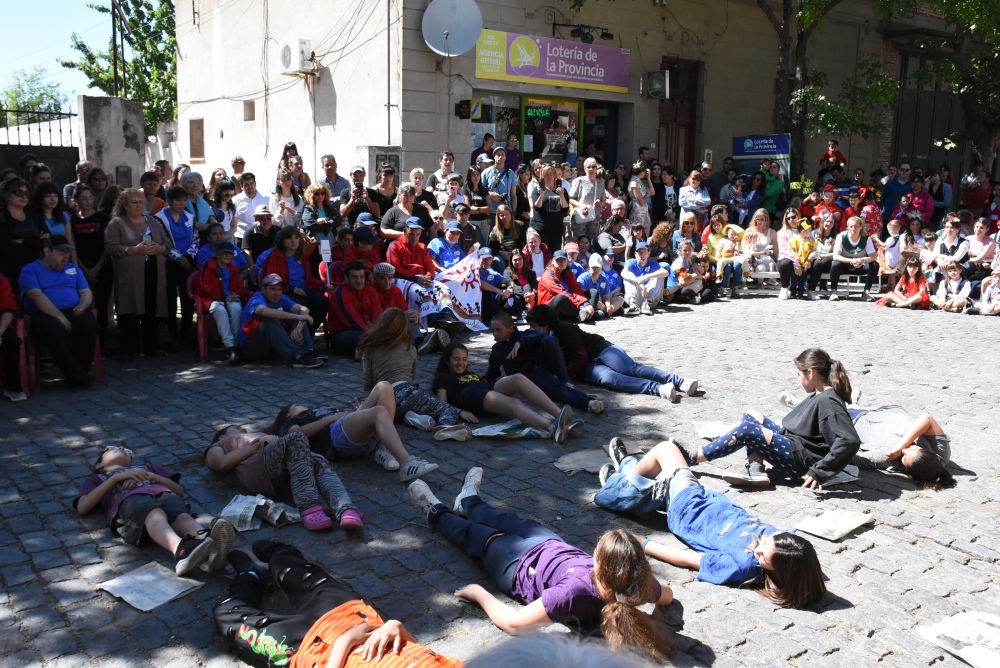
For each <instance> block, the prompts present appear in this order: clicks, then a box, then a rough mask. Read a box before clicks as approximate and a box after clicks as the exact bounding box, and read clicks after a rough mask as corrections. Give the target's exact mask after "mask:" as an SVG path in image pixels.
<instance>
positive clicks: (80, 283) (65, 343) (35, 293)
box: [19, 236, 97, 390]
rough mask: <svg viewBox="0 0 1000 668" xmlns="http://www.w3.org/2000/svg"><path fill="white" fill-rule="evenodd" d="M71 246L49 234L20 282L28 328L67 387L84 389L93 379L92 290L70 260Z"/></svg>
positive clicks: (93, 327) (95, 327) (95, 336)
mask: <svg viewBox="0 0 1000 668" xmlns="http://www.w3.org/2000/svg"><path fill="white" fill-rule="evenodd" d="M72 252H73V247H72V246H71V245H70V244H69V241H67V239H66V237H64V236H53V237H51V238H49V239H48V240H47V241H46V245H45V246H44V247H43V248H42V257H41V259H39V260H35V261H34V262H32V263H31V264H29V265H27V266H26V267H24V269H22V270H21V276H20V279H19V283H20V286H21V292H22V294H23V295H24V310H25V312H26V313H28V314H30V315H31V331H32V333H34V335H35V336H37V337H38V338H39V339H41V341H42V344H43V345H44V346H45V347H46V348H48V349H49V352H51V353H52V358H53V359H54V360H55V362H56V364H57V365H58V366H59V368H60V369H61V370H62V372H63V373H64V374H65V375H66V380H67V381H69V383H70V385H72V386H74V387H78V388H80V389H84V390H85V389H87V388H88V387H90V384H91V383H93V382H94V379H93V377H92V376H91V375H90V366H91V365H92V364H93V362H94V341H95V340H96V338H97V319H96V318H94V315H93V314H92V313H91V312H90V308H91V305H92V303H93V300H94V299H93V294H92V293H91V291H90V285H88V283H87V279H86V278H84V275H83V271H82V270H81V269H80V268H79V267H77V266H76V265H75V264H72V263H71V262H70V261H69V256H70V253H72Z"/></svg>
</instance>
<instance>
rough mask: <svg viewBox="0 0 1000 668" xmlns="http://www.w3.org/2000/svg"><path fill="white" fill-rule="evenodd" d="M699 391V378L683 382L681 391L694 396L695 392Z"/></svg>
mask: <svg viewBox="0 0 1000 668" xmlns="http://www.w3.org/2000/svg"><path fill="white" fill-rule="evenodd" d="M697 391H698V381H697V380H685V381H684V382H683V383H681V392H683V393H684V394H686V395H688V396H689V397H693V396H694V393H695V392H697Z"/></svg>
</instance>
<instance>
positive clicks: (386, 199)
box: [368, 188, 397, 215]
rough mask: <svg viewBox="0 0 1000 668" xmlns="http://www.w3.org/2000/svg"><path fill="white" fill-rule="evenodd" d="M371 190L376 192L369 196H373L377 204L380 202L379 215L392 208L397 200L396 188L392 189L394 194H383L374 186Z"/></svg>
mask: <svg viewBox="0 0 1000 668" xmlns="http://www.w3.org/2000/svg"><path fill="white" fill-rule="evenodd" d="M371 192H373V193H375V194H374V195H371V194H369V195H368V196H369V197H371V198H372V201H373V202H375V203H376V204H378V212H379V215H382V214H384V213H385V212H386V211H388V210H389V209H391V208H392V205H393V204H394V203H395V202H396V193H397V190H396V189H395V188H393V189H392V194H391V195H383V194H382V193H380V192H379V191H378V188H373V189H372V190H371Z"/></svg>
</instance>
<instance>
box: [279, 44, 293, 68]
mask: <svg viewBox="0 0 1000 668" xmlns="http://www.w3.org/2000/svg"><path fill="white" fill-rule="evenodd" d="M281 66H282V67H283V68H285V69H286V70H287V69H288V68H290V67H291V66H292V47H291V46H290V45H288V44H282V45H281Z"/></svg>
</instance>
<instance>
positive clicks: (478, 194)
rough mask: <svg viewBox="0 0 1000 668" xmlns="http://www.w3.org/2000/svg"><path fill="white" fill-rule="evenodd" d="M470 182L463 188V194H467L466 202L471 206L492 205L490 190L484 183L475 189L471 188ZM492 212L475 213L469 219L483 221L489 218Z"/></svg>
mask: <svg viewBox="0 0 1000 668" xmlns="http://www.w3.org/2000/svg"><path fill="white" fill-rule="evenodd" d="M469 185H470V184H466V185H465V187H464V188H462V195H464V196H465V203H466V204H468V205H469V207H470V208H475V207H480V206H490V191H488V190H487V189H486V186H484V185H483V184H482V183H480V184H479V187H478V188H477V189H475V190H471V189H470V188H469ZM489 217H490V214H488V213H474V214H472V215H471V216H469V220H472V221H481V220H488V219H489Z"/></svg>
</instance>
